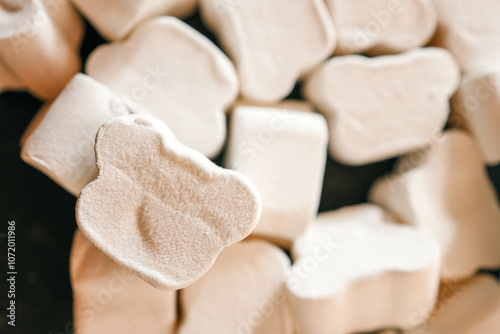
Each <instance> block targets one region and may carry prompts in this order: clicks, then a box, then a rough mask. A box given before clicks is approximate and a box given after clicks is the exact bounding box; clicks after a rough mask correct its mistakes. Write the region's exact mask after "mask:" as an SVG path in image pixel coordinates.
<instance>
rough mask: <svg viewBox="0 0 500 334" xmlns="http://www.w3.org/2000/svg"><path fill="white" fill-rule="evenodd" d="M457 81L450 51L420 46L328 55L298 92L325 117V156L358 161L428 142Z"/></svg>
mask: <svg viewBox="0 0 500 334" xmlns="http://www.w3.org/2000/svg"><path fill="white" fill-rule="evenodd" d="M458 83H459V70H458V68H457V66H456V64H455V62H454V61H453V58H452V57H451V55H450V54H449V53H448V52H446V51H445V50H442V49H438V48H426V49H416V50H412V51H409V52H407V53H404V54H400V55H393V56H381V57H375V58H366V57H363V56H357V55H352V56H344V57H334V58H332V59H331V60H329V61H328V62H326V63H325V64H324V65H323V66H322V67H320V68H319V69H318V70H317V71H316V72H315V73H313V74H312V75H311V76H310V77H309V78H308V80H307V81H306V84H305V86H304V94H305V96H306V98H307V99H308V100H309V101H311V102H312V103H313V104H314V105H315V106H316V107H317V108H318V110H319V111H320V112H321V113H323V114H324V115H325V116H326V118H327V120H328V123H329V128H330V153H331V155H332V156H333V157H334V158H335V159H337V160H339V161H340V162H343V163H346V164H350V165H362V164H367V163H372V162H376V161H380V160H383V159H387V158H390V157H394V156H396V155H399V154H404V153H408V152H410V151H412V150H414V149H416V148H418V147H422V146H424V145H426V144H428V143H429V142H430V141H431V140H432V139H433V137H435V136H436V134H438V133H440V132H441V129H442V128H443V126H444V124H445V123H446V120H447V117H448V113H449V103H448V99H449V98H450V96H451V95H452V94H453V92H454V91H455V89H456V88H457V86H458ZM361 97H362V98H361Z"/></svg>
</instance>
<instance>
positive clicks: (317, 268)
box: [286, 204, 440, 334]
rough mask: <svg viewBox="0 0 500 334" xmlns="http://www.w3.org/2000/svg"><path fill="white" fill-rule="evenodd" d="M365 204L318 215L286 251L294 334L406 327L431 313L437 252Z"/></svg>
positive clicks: (425, 238)
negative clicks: (290, 257) (289, 259)
mask: <svg viewBox="0 0 500 334" xmlns="http://www.w3.org/2000/svg"><path fill="white" fill-rule="evenodd" d="M393 222H394V220H393V219H392V218H391V217H389V216H388V215H387V214H386V213H385V212H384V211H383V210H382V209H381V208H379V207H376V206H374V205H370V204H362V205H357V206H353V207H346V208H343V209H340V210H338V211H332V212H327V213H322V214H320V215H319V216H318V220H317V221H316V222H315V223H314V224H313V225H311V227H310V228H309V229H308V230H307V232H306V233H305V234H304V235H303V236H302V237H301V238H299V239H298V240H297V241H296V242H295V244H294V247H293V255H294V258H296V261H295V262H294V264H293V266H292V270H291V272H290V275H289V276H288V277H287V279H286V286H287V289H288V292H289V295H290V300H291V305H292V310H293V316H294V318H295V321H296V326H297V333H298V334H303V333H307V334H322V333H325V334H336V333H338V334H345V333H353V332H363V331H373V330H377V329H383V328H389V327H407V326H408V325H409V324H410V318H411V315H412V314H413V313H414V312H416V311H417V310H419V309H420V308H422V307H423V308H427V309H429V310H430V309H431V308H432V305H434V302H435V300H436V297H437V292H438V287H439V262H440V254H439V247H438V245H437V243H436V241H435V240H434V239H433V238H432V237H431V236H430V235H427V234H426V233H424V232H422V231H419V230H417V229H415V228H414V227H411V226H407V225H402V224H397V223H393Z"/></svg>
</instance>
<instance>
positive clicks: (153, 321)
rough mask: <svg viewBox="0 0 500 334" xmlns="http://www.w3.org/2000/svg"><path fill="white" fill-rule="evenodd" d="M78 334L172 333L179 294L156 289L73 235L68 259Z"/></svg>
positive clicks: (82, 239)
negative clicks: (177, 295)
mask: <svg viewBox="0 0 500 334" xmlns="http://www.w3.org/2000/svg"><path fill="white" fill-rule="evenodd" d="M70 274H71V275H70V276H71V285H72V287H73V304H74V321H73V322H74V326H75V333H76V334H105V333H106V334H107V333H121V334H137V333H148V334H173V333H174V328H175V325H176V321H177V304H176V300H177V298H176V293H175V292H172V291H163V290H158V289H155V288H154V287H152V286H151V285H149V284H147V283H146V282H144V281H143V280H141V279H140V278H138V277H136V276H135V275H134V274H132V273H130V272H129V271H127V270H126V269H125V268H123V267H120V266H119V265H117V264H116V263H115V262H113V260H111V259H110V258H109V257H107V256H106V255H105V254H104V253H102V252H101V251H100V250H99V249H97V248H96V247H95V246H94V245H92V243H91V242H90V241H88V240H87V239H86V238H85V237H84V236H83V235H82V234H81V233H80V232H79V231H77V232H76V233H75V237H74V239H73V247H72V250H71V258H70Z"/></svg>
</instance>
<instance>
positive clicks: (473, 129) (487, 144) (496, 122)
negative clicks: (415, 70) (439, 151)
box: [450, 59, 500, 165]
mask: <svg viewBox="0 0 500 334" xmlns="http://www.w3.org/2000/svg"><path fill="white" fill-rule="evenodd" d="M499 60H500V59H499ZM499 82H500V64H496V65H494V66H489V67H486V68H482V69H480V70H476V71H471V72H467V73H465V74H464V76H463V77H462V83H461V84H460V87H459V89H458V91H457V93H456V94H455V96H454V97H453V103H452V110H453V112H454V113H455V114H454V115H453V116H455V117H457V119H455V121H458V122H459V124H453V120H454V119H453V118H452V119H451V120H450V123H452V124H451V125H458V126H460V127H462V128H464V129H466V130H468V131H470V133H471V134H472V135H473V136H474V138H475V139H476V140H477V143H478V145H479V148H480V149H481V153H482V155H483V157H484V161H485V162H486V163H487V164H488V165H498V164H500V145H498V143H500V131H499V129H500V86H499V85H498V83H499ZM455 123H457V122H455Z"/></svg>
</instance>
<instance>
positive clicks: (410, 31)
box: [326, 0, 437, 55]
mask: <svg viewBox="0 0 500 334" xmlns="http://www.w3.org/2000/svg"><path fill="white" fill-rule="evenodd" d="M326 4H327V6H328V9H329V10H330V14H331V15H332V18H333V22H334V23H335V28H336V30H337V34H338V41H337V48H336V49H335V53H336V54H351V53H368V54H371V55H381V54H391V53H400V52H404V51H408V50H410V49H413V48H415V47H419V46H423V45H425V44H426V43H427V42H428V41H429V39H430V38H431V37H432V35H433V34H434V32H435V30H436V25H437V16H436V10H435V8H434V5H433V4H432V1H431V0H375V1H374V0H371V1H365V0H326Z"/></svg>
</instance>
